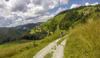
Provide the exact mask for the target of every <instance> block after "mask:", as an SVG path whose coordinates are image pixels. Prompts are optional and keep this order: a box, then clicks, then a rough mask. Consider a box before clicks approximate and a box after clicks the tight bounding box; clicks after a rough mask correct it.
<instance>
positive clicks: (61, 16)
mask: <svg viewBox="0 0 100 58" xmlns="http://www.w3.org/2000/svg"><path fill="white" fill-rule="evenodd" d="M65 15H66V14H65V13H64V14H60V15H57V16H55V17H54V18H52V19H56V20H57V22H58V23H60V21H61V20H62V19H63V18H64V16H65ZM52 19H51V20H52ZM51 20H49V21H47V22H44V23H42V24H40V25H39V26H40V28H42V27H43V29H45V30H47V27H46V25H47V24H48V23H49V22H50V21H51ZM30 33H31V34H33V33H34V28H33V29H31V32H30Z"/></svg>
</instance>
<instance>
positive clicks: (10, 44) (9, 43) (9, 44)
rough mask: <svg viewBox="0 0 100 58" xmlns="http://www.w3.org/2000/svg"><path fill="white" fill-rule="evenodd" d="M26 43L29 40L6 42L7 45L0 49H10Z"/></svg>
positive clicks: (1, 46)
mask: <svg viewBox="0 0 100 58" xmlns="http://www.w3.org/2000/svg"><path fill="white" fill-rule="evenodd" d="M26 42H30V40H18V41H12V42H8V43H5V44H2V45H0V49H4V48H8V47H12V46H15V45H18V44H22V43H26Z"/></svg>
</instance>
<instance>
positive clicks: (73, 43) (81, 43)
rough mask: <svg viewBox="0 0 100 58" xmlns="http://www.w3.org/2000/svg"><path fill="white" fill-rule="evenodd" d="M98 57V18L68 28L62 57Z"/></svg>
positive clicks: (99, 24) (99, 49)
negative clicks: (67, 36) (67, 37)
mask: <svg viewBox="0 0 100 58" xmlns="http://www.w3.org/2000/svg"><path fill="white" fill-rule="evenodd" d="M99 57H100V19H99V20H95V21H93V20H89V21H88V23H87V24H85V25H80V26H76V27H75V29H72V30H70V35H69V39H68V40H67V43H66V46H65V52H64V58H99Z"/></svg>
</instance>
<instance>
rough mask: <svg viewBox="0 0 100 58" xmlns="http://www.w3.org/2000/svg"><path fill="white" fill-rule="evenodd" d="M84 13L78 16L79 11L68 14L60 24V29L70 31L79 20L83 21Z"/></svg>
mask: <svg viewBox="0 0 100 58" xmlns="http://www.w3.org/2000/svg"><path fill="white" fill-rule="evenodd" d="M83 15H84V14H83V13H81V14H78V12H77V11H72V12H68V13H67V14H66V15H65V17H64V19H62V21H61V22H60V24H59V27H60V29H62V30H69V27H70V26H71V25H72V24H73V23H74V22H76V21H78V20H79V19H81V18H82V17H83Z"/></svg>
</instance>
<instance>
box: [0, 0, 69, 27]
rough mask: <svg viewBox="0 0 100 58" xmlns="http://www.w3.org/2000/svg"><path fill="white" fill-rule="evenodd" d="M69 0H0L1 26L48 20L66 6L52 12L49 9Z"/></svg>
mask: <svg viewBox="0 0 100 58" xmlns="http://www.w3.org/2000/svg"><path fill="white" fill-rule="evenodd" d="M68 1H69V0H9V1H5V0H0V15H1V16H0V27H4V26H10V27H11V26H16V25H19V24H26V23H36V22H38V21H42V22H43V21H46V20H48V19H50V18H52V17H54V16H55V15H56V14H58V13H59V12H61V11H62V10H65V9H66V8H59V9H58V10H57V11H56V12H55V13H52V14H50V13H49V12H48V10H50V9H54V8H55V7H58V6H60V5H65V4H68Z"/></svg>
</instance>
